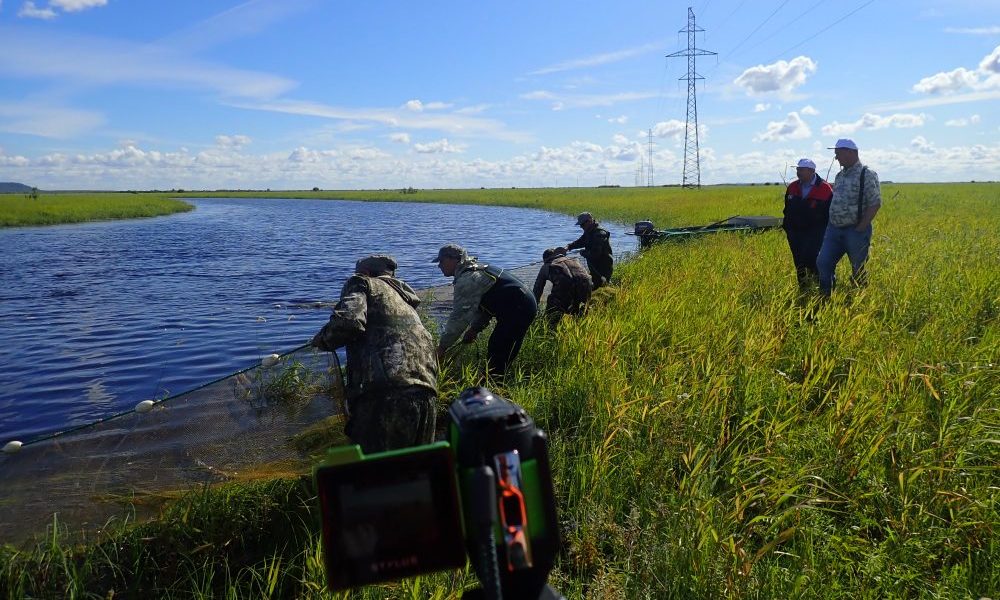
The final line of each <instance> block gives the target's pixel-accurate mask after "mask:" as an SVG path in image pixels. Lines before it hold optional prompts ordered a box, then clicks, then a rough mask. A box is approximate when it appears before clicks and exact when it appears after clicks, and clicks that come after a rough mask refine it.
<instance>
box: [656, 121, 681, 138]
mask: <svg viewBox="0 0 1000 600" xmlns="http://www.w3.org/2000/svg"><path fill="white" fill-rule="evenodd" d="M686 126H687V124H686V123H685V122H684V121H678V120H677V119H670V120H669V121H661V122H659V123H657V124H656V125H653V135H654V136H655V137H658V138H665V137H673V138H678V137H680V136H682V135H684V129H685V127H686Z"/></svg>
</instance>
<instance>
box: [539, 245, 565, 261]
mask: <svg viewBox="0 0 1000 600" xmlns="http://www.w3.org/2000/svg"><path fill="white" fill-rule="evenodd" d="M560 256H566V249H565V248H548V249H547V250H545V252H542V261H543V262H550V261H552V259H554V258H558V257H560Z"/></svg>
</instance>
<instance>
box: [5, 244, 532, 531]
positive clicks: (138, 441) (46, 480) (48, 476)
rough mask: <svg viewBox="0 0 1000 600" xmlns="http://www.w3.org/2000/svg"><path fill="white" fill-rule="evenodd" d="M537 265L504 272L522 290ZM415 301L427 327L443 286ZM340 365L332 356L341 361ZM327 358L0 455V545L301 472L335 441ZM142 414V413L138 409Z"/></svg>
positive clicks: (338, 395)
mask: <svg viewBox="0 0 1000 600" xmlns="http://www.w3.org/2000/svg"><path fill="white" fill-rule="evenodd" d="M537 269H538V267H537V263H535V264H532V265H527V266H525V267H521V268H518V269H514V270H513V271H514V273H515V274H516V275H517V276H518V277H520V278H521V279H522V280H523V281H525V283H526V284H527V285H528V286H529V287H530V285H531V282H533V281H534V277H535V274H536V273H537ZM421 295H422V296H423V297H424V298H425V299H426V300H427V301H425V304H424V310H425V311H426V314H427V317H428V318H429V319H431V320H434V321H438V322H441V321H442V320H443V319H444V318H446V317H447V314H448V311H449V310H450V307H451V287H450V286H446V287H441V288H430V289H427V290H423V291H422V292H421ZM341 356H342V355H341ZM341 360H342V359H340V358H338V357H337V356H336V355H334V354H331V353H326V352H318V351H316V350H315V349H312V348H311V347H308V346H302V347H300V348H296V349H294V350H292V351H289V352H286V353H284V354H282V355H281V356H275V355H271V356H264V357H262V361H261V363H259V364H257V365H253V366H251V367H249V368H247V369H244V370H242V371H240V372H238V373H234V374H232V375H230V376H228V377H225V378H222V379H219V380H217V381H214V382H211V383H208V384H205V385H203V386H201V387H199V388H197V389H194V390H190V391H187V392H184V393H181V394H178V395H176V396H172V397H169V398H166V399H163V400H160V401H158V402H155V403H152V407H150V406H149V404H150V402H143V403H139V404H137V405H136V409H133V410H130V411H128V412H125V413H122V414H118V415H114V416H112V417H109V418H106V419H103V420H101V421H99V422H96V423H92V424H89V425H85V426H82V427H77V428H74V429H72V430H69V431H66V432H62V433H58V434H54V435H51V436H47V437H44V438H41V439H38V440H33V441H31V442H30V443H27V444H25V445H24V446H23V447H22V448H21V449H20V450H19V451H17V452H15V453H10V454H6V453H5V454H0V481H2V484H0V543H4V542H11V543H18V542H21V541H24V540H27V539H29V538H30V537H32V536H33V535H36V534H40V533H44V532H45V530H46V527H47V526H49V525H50V524H52V523H53V520H54V519H55V520H56V521H57V522H58V524H59V525H60V527H62V528H65V530H67V531H70V532H76V531H87V530H89V531H93V530H97V529H100V528H101V527H102V526H103V525H104V524H105V523H106V522H107V521H108V519H110V518H114V517H119V516H122V515H123V514H128V515H129V516H130V518H136V519H140V520H141V519H142V518H143V517H146V516H149V515H153V514H156V512H157V511H158V509H159V508H160V506H161V505H162V502H163V501H164V500H166V499H169V498H170V497H175V496H176V495H178V493H179V492H183V491H185V490H188V489H190V488H192V487H195V486H201V485H206V484H213V483H221V482H225V481H240V480H251V479H256V478H264V477H273V476H278V475H289V474H300V473H305V472H308V470H309V468H310V467H311V466H312V464H313V463H314V462H315V460H316V457H317V456H318V455H319V454H320V453H322V452H323V451H324V450H325V449H326V448H328V447H330V446H336V445H341V444H344V443H347V439H346V437H345V436H344V434H343V420H342V416H341V415H342V414H343V411H342V402H343V386H342V385H343V384H342V380H341V378H340V373H341V367H340V361H341ZM147 409H148V410H147Z"/></svg>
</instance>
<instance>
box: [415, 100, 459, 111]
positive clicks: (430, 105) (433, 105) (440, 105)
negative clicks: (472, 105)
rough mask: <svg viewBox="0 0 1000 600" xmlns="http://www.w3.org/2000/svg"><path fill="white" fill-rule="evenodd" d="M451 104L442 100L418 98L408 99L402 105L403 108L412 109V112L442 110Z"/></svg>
mask: <svg viewBox="0 0 1000 600" xmlns="http://www.w3.org/2000/svg"><path fill="white" fill-rule="evenodd" d="M452 106H453V105H451V104H445V103H444V102H421V101H420V100H409V101H408V102H407V103H406V104H404V105H403V108H405V109H407V110H412V111H413V112H423V111H425V110H444V109H446V108H451V107H452Z"/></svg>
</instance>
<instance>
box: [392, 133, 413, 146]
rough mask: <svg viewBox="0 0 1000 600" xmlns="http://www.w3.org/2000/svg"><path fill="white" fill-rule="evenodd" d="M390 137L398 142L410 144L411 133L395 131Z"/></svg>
mask: <svg viewBox="0 0 1000 600" xmlns="http://www.w3.org/2000/svg"><path fill="white" fill-rule="evenodd" d="M389 139H390V140H392V141H393V142H396V143H397V144H409V143H410V134H408V133H394V134H392V135H390V136H389Z"/></svg>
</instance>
